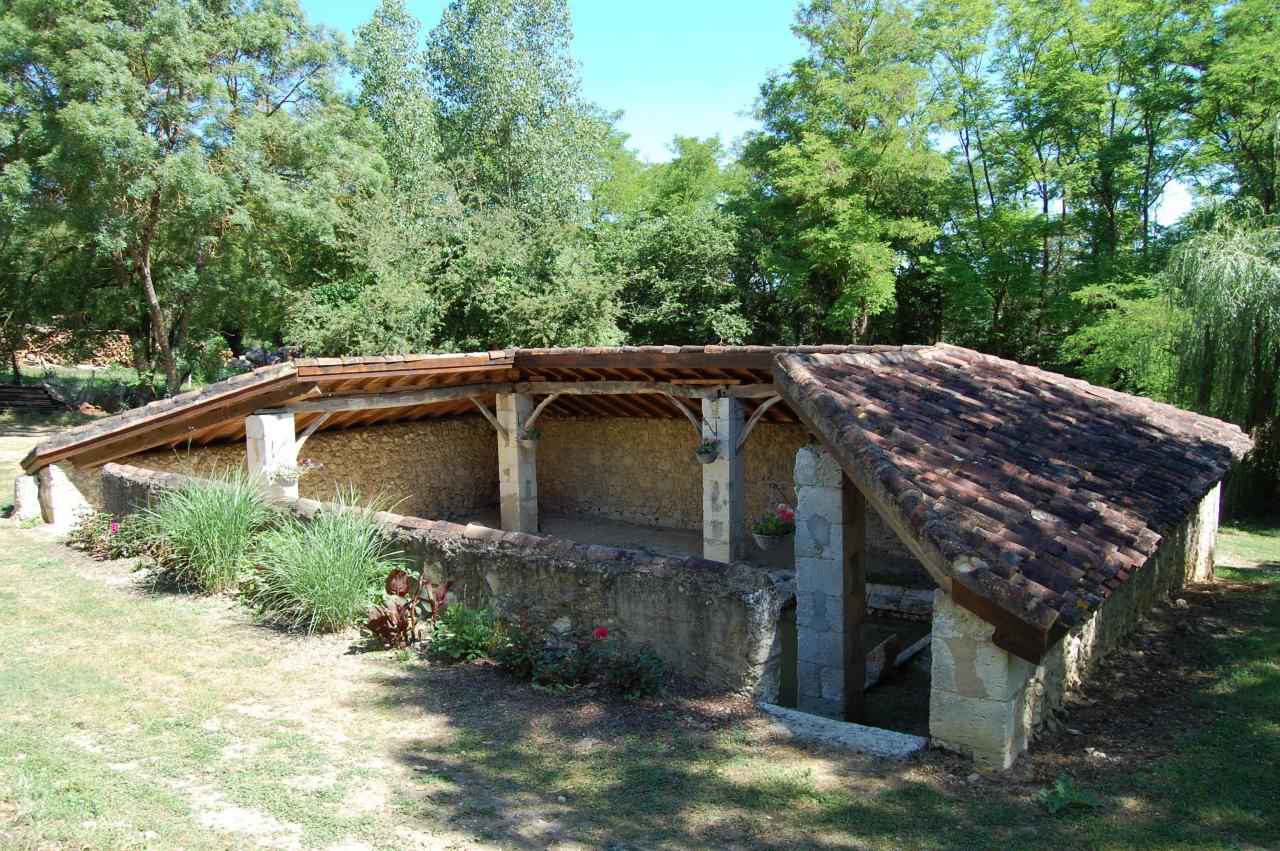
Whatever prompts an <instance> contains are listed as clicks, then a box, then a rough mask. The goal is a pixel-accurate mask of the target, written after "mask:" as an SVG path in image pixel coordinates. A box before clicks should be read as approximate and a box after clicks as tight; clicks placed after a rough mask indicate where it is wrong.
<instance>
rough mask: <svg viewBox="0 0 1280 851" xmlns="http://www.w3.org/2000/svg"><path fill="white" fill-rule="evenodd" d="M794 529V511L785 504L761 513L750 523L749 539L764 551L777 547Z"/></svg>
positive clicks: (788, 537) (793, 532)
mask: <svg viewBox="0 0 1280 851" xmlns="http://www.w3.org/2000/svg"><path fill="white" fill-rule="evenodd" d="M795 531H796V513H795V512H794V511H792V510H791V509H790V508H789V507H787V506H785V505H779V506H778V507H777V508H775V509H774V510H773V511H771V512H769V513H768V514H765V515H763V516H762V517H761V518H760V519H759V520H757V521H756V522H755V523H752V524H751V540H753V541H755V542H756V546H757V547H759V548H760V549H762V550H764V551H765V552H769V551H771V550H776V549H778V547H779V546H781V545H782V544H783V543H784V542H786V541H787V540H788V539H790V537H791V536H792V535H794V534H795Z"/></svg>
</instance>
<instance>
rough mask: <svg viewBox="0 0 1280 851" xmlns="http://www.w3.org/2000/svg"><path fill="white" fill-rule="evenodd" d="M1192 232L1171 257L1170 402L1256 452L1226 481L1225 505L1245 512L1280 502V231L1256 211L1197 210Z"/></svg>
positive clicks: (1253, 206)
mask: <svg viewBox="0 0 1280 851" xmlns="http://www.w3.org/2000/svg"><path fill="white" fill-rule="evenodd" d="M1192 225H1193V226H1194V227H1195V229H1196V231H1197V232H1196V233H1195V234H1194V235H1193V236H1192V237H1191V238H1190V239H1188V240H1186V241H1185V242H1184V243H1183V244H1182V245H1180V246H1179V247H1178V248H1177V249H1176V250H1175V251H1174V253H1173V255H1172V257H1171V259H1170V263H1169V266H1168V269H1167V272H1166V274H1167V278H1168V285H1169V289H1170V297H1171V298H1172V300H1173V303H1174V305H1176V306H1177V307H1178V308H1179V309H1180V310H1181V311H1182V312H1183V314H1184V316H1185V321H1184V322H1183V323H1182V324H1181V325H1180V327H1179V328H1178V329H1177V331H1176V336H1175V339H1174V354H1175V357H1176V359H1177V360H1176V363H1177V376H1176V385H1175V394H1174V399H1175V401H1177V402H1178V403H1180V404H1182V405H1186V406H1188V407H1191V408H1194V409H1195V410H1198V411H1201V412H1202V413H1206V414H1210V415H1212V416H1215V417H1220V418H1221V419H1225V420H1229V421H1231V422H1234V423H1236V424H1238V425H1239V426H1241V427H1242V428H1244V429H1245V430H1247V431H1249V432H1250V433H1251V434H1252V435H1253V438H1254V440H1255V442H1256V444H1257V448H1256V449H1255V450H1254V453H1253V455H1252V456H1251V457H1250V459H1249V461H1248V464H1247V465H1246V466H1245V468H1244V470H1243V471H1242V472H1241V473H1240V474H1239V475H1237V476H1235V477H1233V482H1232V485H1233V487H1232V491H1233V493H1232V497H1233V498H1234V499H1235V500H1247V501H1248V502H1249V503H1250V507H1254V508H1257V507H1262V506H1267V507H1270V506H1274V505H1275V499H1276V497H1277V496H1280V429H1278V428H1277V426H1278V425H1280V226H1278V225H1277V222H1276V219H1275V217H1274V216H1267V215H1265V214H1263V213H1262V212H1261V204H1259V203H1257V202H1256V201H1253V202H1251V203H1248V202H1245V203H1238V204H1236V205H1232V206H1228V207H1224V208H1217V209H1215V208H1210V209H1208V210H1205V211H1202V212H1201V213H1200V214H1199V215H1198V216H1197V217H1196V220H1195V221H1193V222H1192Z"/></svg>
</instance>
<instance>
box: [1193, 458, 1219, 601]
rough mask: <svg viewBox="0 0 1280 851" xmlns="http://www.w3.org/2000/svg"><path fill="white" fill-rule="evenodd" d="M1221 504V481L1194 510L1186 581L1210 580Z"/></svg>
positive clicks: (1216, 544)
mask: <svg viewBox="0 0 1280 851" xmlns="http://www.w3.org/2000/svg"><path fill="white" fill-rule="evenodd" d="M1221 505H1222V483H1221V482H1219V483H1218V484H1216V485H1214V487H1213V489H1212V490H1211V491H1209V492H1208V493H1207V494H1205V495H1204V499H1202V500H1200V506H1199V507H1198V508H1197V510H1196V528H1195V540H1194V541H1193V542H1192V551H1191V553H1190V554H1189V559H1188V561H1189V564H1188V565H1187V567H1186V581H1188V582H1212V581H1213V560H1214V553H1215V551H1216V550H1217V548H1218V513H1219V510H1220V508H1221Z"/></svg>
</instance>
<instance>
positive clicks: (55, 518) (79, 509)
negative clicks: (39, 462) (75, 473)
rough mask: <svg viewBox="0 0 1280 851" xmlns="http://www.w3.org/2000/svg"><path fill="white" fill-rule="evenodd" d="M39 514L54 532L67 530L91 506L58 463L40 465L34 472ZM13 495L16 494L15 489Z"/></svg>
mask: <svg viewBox="0 0 1280 851" xmlns="http://www.w3.org/2000/svg"><path fill="white" fill-rule="evenodd" d="M36 481H37V483H38V484H37V489H38V494H39V501H40V515H41V517H43V518H44V522H45V523H48V524H50V525H51V526H53V530H54V531H55V532H69V531H71V527H72V526H74V525H75V524H76V521H77V520H79V519H80V517H81V516H82V515H84V514H88V513H90V512H91V511H92V510H93V508H92V506H90V505H89V501H88V500H86V499H85V498H84V495H83V494H82V493H80V490H79V489H78V488H77V487H76V486H75V485H74V484H73V483H72V481H71V479H69V478H68V477H67V471H66V470H64V469H63V468H62V466H61V465H60V464H49V465H48V466H46V467H41V468H40V471H39V472H38V473H36ZM14 495H15V496H17V493H16V489H15V494H14Z"/></svg>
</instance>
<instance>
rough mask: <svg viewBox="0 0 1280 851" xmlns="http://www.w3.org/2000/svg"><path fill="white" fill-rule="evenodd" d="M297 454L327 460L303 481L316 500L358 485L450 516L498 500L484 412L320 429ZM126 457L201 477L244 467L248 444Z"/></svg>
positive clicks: (366, 495)
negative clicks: (212, 471)
mask: <svg viewBox="0 0 1280 851" xmlns="http://www.w3.org/2000/svg"><path fill="white" fill-rule="evenodd" d="M299 458H300V459H302V458H310V459H311V460H312V461H316V462H319V463H321V464H324V467H323V468H321V469H319V470H314V471H312V472H310V473H307V475H305V476H303V477H302V478H301V480H300V481H299V482H298V488H299V491H300V494H301V496H303V497H306V498H310V499H332V498H333V496H334V494H335V493H336V492H337V490H338V489H339V488H349V487H354V488H355V489H356V490H357V491H358V492H359V493H360V495H361V497H362V498H363V499H365V500H366V501H368V500H370V499H372V498H374V497H376V496H378V495H379V494H384V495H385V497H386V500H387V502H388V504H392V505H395V510H396V511H402V512H404V513H406V514H413V515H416V516H422V517H433V518H438V519H444V520H448V519H453V518H465V517H467V516H468V515H469V514H471V513H472V512H474V511H475V510H476V509H479V508H488V507H491V506H493V505H496V504H497V501H498V447H497V442H496V437H495V435H494V432H493V428H492V427H491V426H490V425H489V424H488V423H487V422H485V421H484V420H482V419H480V418H479V417H467V418H460V419H448V420H432V421H423V422H415V423H392V424H389V425H380V426H370V427H368V428H353V429H346V430H336V431H322V432H318V433H317V434H314V435H312V436H311V437H309V438H308V439H307V442H306V443H305V444H303V447H302V449H301V451H300V452H299ZM126 462H127V463H129V464H135V465H137V466H139V467H144V468H147V469H152V470H163V471H168V472H175V473H183V474H185V475H191V476H202V475H208V473H209V471H210V470H213V469H218V468H221V469H226V468H229V467H230V468H241V469H243V467H244V463H245V445H244V442H243V441H236V442H235V443H226V444H218V445H214V446H198V447H194V448H192V449H191V450H190V451H189V452H188V451H186V450H165V451H154V452H146V453H142V454H139V455H135V456H133V457H132V458H129V459H126Z"/></svg>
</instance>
